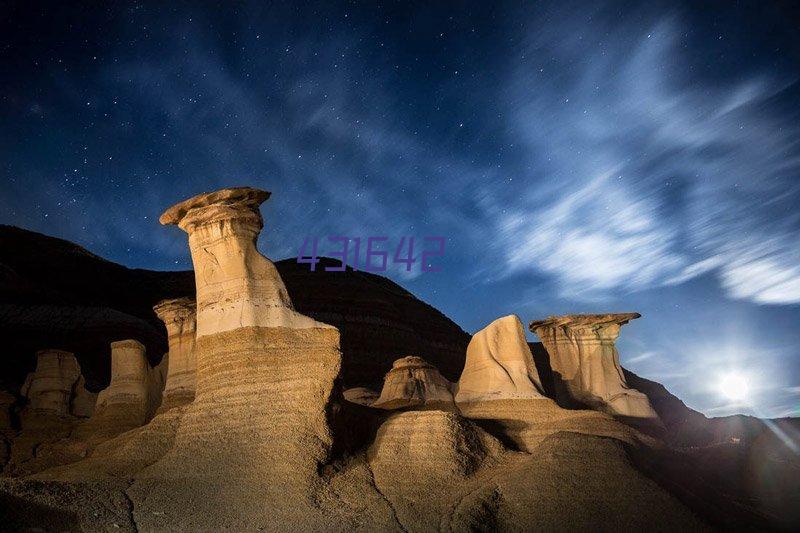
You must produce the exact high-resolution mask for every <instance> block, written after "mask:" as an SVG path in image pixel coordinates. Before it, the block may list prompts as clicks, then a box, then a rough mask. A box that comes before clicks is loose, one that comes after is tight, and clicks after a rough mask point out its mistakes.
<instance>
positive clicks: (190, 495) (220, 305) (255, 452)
mask: <svg viewBox="0 0 800 533" xmlns="http://www.w3.org/2000/svg"><path fill="white" fill-rule="evenodd" d="M268 196H269V193H267V192H264V191H259V190H255V189H247V188H243V189H226V190H224V191H220V192H217V193H211V194H207V195H201V196H198V197H195V198H192V199H190V200H188V201H186V202H183V203H181V204H178V205H177V206H175V207H173V208H171V209H170V210H168V211H167V212H166V213H165V214H164V215H163V216H162V218H161V220H162V223H165V224H178V225H179V226H180V227H181V228H182V229H184V230H185V231H186V232H187V233H188V234H189V244H190V249H191V252H192V260H193V262H194V267H195V274H196V283H197V340H196V345H195V354H196V389H195V400H194V402H193V403H191V404H189V405H187V406H186V407H185V413H184V415H183V418H182V419H181V422H180V425H179V427H178V428H177V432H176V434H175V436H174V445H173V446H172V447H171V448H170V449H169V451H168V452H167V453H166V455H164V457H162V458H161V459H160V460H159V461H157V462H156V463H155V464H153V465H152V466H150V467H148V468H147V469H145V470H144V471H142V472H140V473H139V474H138V475H137V480H138V481H137V482H136V483H135V484H134V485H133V486H132V487H131V489H130V491H129V493H130V495H131V497H132V498H133V499H134V500H135V501H137V502H138V503H141V502H144V503H143V504H142V505H143V506H144V507H143V508H144V509H147V510H146V511H142V513H141V515H140V517H141V520H142V521H140V522H139V525H140V527H145V528H146V529H147V528H150V529H164V528H181V529H185V528H189V529H195V528H206V529H207V528H216V527H232V528H234V529H241V528H245V527H247V528H252V527H256V526H259V525H260V526H261V527H269V524H273V526H272V527H274V524H276V523H293V524H295V525H297V527H300V528H304V527H308V528H310V527H312V526H313V527H315V528H320V527H321V526H320V522H319V520H322V517H321V516H320V515H319V513H320V511H319V506H318V504H314V503H313V501H314V500H315V499H316V498H317V497H318V492H319V490H321V489H320V487H321V480H320V477H319V474H318V468H319V466H320V465H321V464H322V463H324V462H325V460H326V459H327V457H328V454H329V451H330V447H331V444H332V436H331V431H330V428H329V426H328V422H327V417H328V415H329V409H330V406H329V404H330V399H331V394H332V391H333V387H334V381H335V379H336V377H337V376H338V373H339V369H340V365H341V354H340V352H339V335H338V331H337V330H336V329H335V328H332V327H330V326H328V325H326V324H322V323H319V322H316V321H314V320H313V319H311V318H309V317H306V316H303V315H300V314H299V313H297V312H295V311H294V309H293V307H292V303H291V301H290V300H289V297H288V295H287V293H286V290H285V287H284V286H283V282H282V281H281V279H280V276H279V275H278V274H277V271H276V269H275V267H274V265H273V264H272V263H271V262H270V261H269V260H268V259H267V258H265V257H264V256H262V255H261V254H260V253H259V252H258V251H257V250H256V246H255V241H256V238H257V236H258V233H259V231H260V230H261V227H262V219H261V215H260V212H259V208H258V207H259V204H260V203H261V202H263V201H264V200H265V199H266V198H267V197H268ZM162 416H163V415H162ZM266 502H273V503H275V502H292V503H291V504H290V505H289V504H286V505H284V504H275V505H272V504H267V505H265V503H266ZM186 508H192V509H194V512H193V513H192V514H191V516H187V514H186V513H185V512H183V509H186ZM150 511H152V512H150Z"/></svg>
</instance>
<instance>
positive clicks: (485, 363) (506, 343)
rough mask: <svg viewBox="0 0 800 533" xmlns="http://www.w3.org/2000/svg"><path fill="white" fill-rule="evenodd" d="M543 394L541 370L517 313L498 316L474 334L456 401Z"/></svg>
mask: <svg viewBox="0 0 800 533" xmlns="http://www.w3.org/2000/svg"><path fill="white" fill-rule="evenodd" d="M541 398H544V396H543V395H542V385H541V381H540V380H539V373H538V372H537V371H536V366H535V365H534V363H533V356H532V355H531V351H530V348H529V347H528V343H527V341H526V340H525V331H524V330H523V328H522V322H520V320H519V318H518V317H517V316H516V315H509V316H505V317H502V318H498V319H497V320H495V321H494V322H492V323H491V324H489V325H488V326H486V327H485V328H484V329H482V330H480V331H479V332H477V333H476V334H475V335H474V336H473V337H472V340H471V341H470V343H469V346H467V359H466V361H465V363H464V371H463V372H462V373H461V378H460V379H459V380H458V392H457V394H456V402H457V403H463V402H479V401H487V400H508V399H541Z"/></svg>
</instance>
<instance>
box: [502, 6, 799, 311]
mask: <svg viewBox="0 0 800 533" xmlns="http://www.w3.org/2000/svg"><path fill="white" fill-rule="evenodd" d="M600 19H601V21H592V22H586V21H585V20H584V19H582V20H581V21H578V22H576V20H575V19H570V20H563V21H559V23H556V24H553V25H552V27H554V28H558V33H559V35H579V36H582V37H584V38H582V39H581V40H575V39H570V38H563V39H559V38H558V36H557V35H555V33H554V30H549V29H548V27H545V26H539V25H534V26H533V27H532V28H531V29H530V33H531V35H533V36H532V37H531V38H530V40H529V42H528V45H527V51H526V56H527V57H529V58H530V59H528V60H527V61H524V62H523V64H522V65H520V66H518V67H517V68H516V69H514V71H513V73H512V75H511V76H510V78H509V82H508V84H509V89H508V95H509V98H508V101H507V104H508V106H509V107H510V109H509V113H508V115H509V116H512V117H515V118H514V122H512V124H510V126H509V127H510V128H511V129H513V130H514V131H517V132H520V134H521V135H522V137H523V138H524V140H525V143H526V146H527V148H528V150H529V152H530V153H531V154H533V156H532V157H534V160H535V163H536V167H537V168H544V169H545V170H544V171H543V174H545V175H546V176H545V177H544V178H542V179H538V180H535V181H533V182H531V181H526V183H529V186H528V187H527V188H525V189H523V191H522V193H521V195H520V198H521V201H519V202H517V203H516V204H515V205H514V206H512V208H511V209H510V210H509V212H508V214H507V215H505V216H501V217H499V220H498V224H497V230H498V234H499V235H501V237H502V242H501V244H500V249H502V250H505V251H506V254H505V263H504V268H505V273H506V274H511V273H519V272H520V271H536V272H544V273H546V274H548V275H550V276H553V277H554V278H555V280H556V283H557V286H558V287H559V290H560V292H561V294H562V295H563V296H567V297H572V298H576V299H591V298H596V297H598V296H602V295H603V294H606V295H607V294H609V293H611V292H612V291H617V292H619V291H622V292H631V291H637V290H643V289H647V288H652V287H658V286H663V285H672V284H679V283H683V282H685V281H687V280H689V279H692V278H694V277H696V276H698V275H700V274H704V273H707V272H709V271H713V272H715V273H716V274H717V276H718V279H719V283H720V284H721V286H722V287H723V288H724V289H725V290H726V292H727V294H728V296H729V297H731V298H735V299H746V300H750V301H753V302H757V303H762V304H791V303H797V302H800V267H798V266H797V265H798V264H800V238H798V217H797V211H796V209H792V208H790V207H789V206H791V205H797V204H798V203H800V189H799V188H798V177H799V176H800V144H798V141H799V140H800V126H798V125H797V124H798V123H797V122H795V121H793V117H792V116H791V114H786V113H784V114H781V111H780V109H779V108H778V103H779V101H780V98H781V96H782V95H783V94H785V93H786V92H787V91H790V90H792V89H793V88H796V85H793V84H795V80H793V79H789V80H787V79H781V78H780V77H778V76H768V75H764V74H760V73H753V74H750V75H749V76H745V79H744V80H743V81H737V82H730V83H725V82H723V83H722V84H721V85H718V86H709V85H708V84H702V83H698V82H697V80H696V79H694V78H693V77H692V76H691V70H690V69H689V68H688V67H689V65H688V58H687V54H686V53H685V49H684V48H682V47H681V46H680V41H681V38H682V35H683V28H682V25H681V21H680V20H679V19H678V18H676V17H674V16H667V17H664V18H662V19H660V20H658V21H657V22H655V23H654V24H653V25H652V26H650V27H649V28H648V29H646V30H641V29H639V28H640V27H638V26H634V25H625V24H624V23H623V24H620V23H615V24H614V25H610V24H604V23H603V22H602V18H601V17H600ZM564 65H568V67H566V72H567V74H566V75H563V76H561V77H556V78H552V77H550V78H546V77H544V76H543V74H544V72H545V71H546V69H548V68H554V67H555V68H562V69H563V68H565V67H564ZM537 67H539V68H537Z"/></svg>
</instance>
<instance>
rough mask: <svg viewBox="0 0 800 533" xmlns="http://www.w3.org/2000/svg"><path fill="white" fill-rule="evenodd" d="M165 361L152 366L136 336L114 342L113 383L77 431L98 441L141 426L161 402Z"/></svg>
mask: <svg viewBox="0 0 800 533" xmlns="http://www.w3.org/2000/svg"><path fill="white" fill-rule="evenodd" d="M165 366H166V361H163V362H162V364H161V365H159V366H158V367H155V368H151V367H150V365H149V364H148V362H147V358H146V355H145V347H144V345H143V344H142V343H140V342H139V341H137V340H134V339H127V340H122V341H116V342H112V343H111V383H109V385H108V387H107V388H105V389H103V390H102V391H100V394H98V396H97V405H96V407H95V412H94V414H93V415H92V417H91V418H90V419H89V420H88V421H87V423H86V424H84V425H82V426H80V427H79V428H77V429H76V431H75V436H76V437H77V438H79V439H83V440H87V441H90V442H92V443H94V442H99V441H102V440H105V439H108V438H111V437H112V436H114V435H118V434H119V433H122V432H124V431H128V430H129V429H133V428H135V427H139V426H142V425H143V424H145V423H146V422H147V421H148V420H150V418H152V416H153V414H154V412H155V410H156V409H157V408H158V406H159V405H160V404H161V394H162V389H163V387H164V377H165Z"/></svg>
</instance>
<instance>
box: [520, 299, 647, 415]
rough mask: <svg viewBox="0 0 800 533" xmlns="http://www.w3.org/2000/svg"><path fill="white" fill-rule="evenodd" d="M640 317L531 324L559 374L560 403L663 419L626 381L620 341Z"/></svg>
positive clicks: (625, 315)
mask: <svg viewBox="0 0 800 533" xmlns="http://www.w3.org/2000/svg"><path fill="white" fill-rule="evenodd" d="M640 316H641V315H639V314H638V313H621V314H605V315H566V316H559V317H550V318H547V319H546V320H536V321H533V322H531V324H530V329H531V331H533V332H534V333H536V335H538V336H539V338H540V339H541V340H542V344H544V347H545V348H546V349H547V352H548V354H549V356H550V366H551V367H552V369H553V372H554V373H556V374H557V375H556V376H555V377H556V395H557V397H558V400H559V403H562V404H570V402H573V403H574V402H578V403H582V404H585V405H588V406H590V407H594V408H596V409H600V410H602V411H606V412H608V413H610V414H613V415H619V416H629V417H635V418H644V419H654V420H657V419H658V415H656V413H655V411H654V410H653V408H652V407H651V405H650V402H649V401H648V399H647V396H645V395H644V394H642V393H641V392H639V391H637V390H636V389H632V388H630V387H629V386H628V384H627V383H626V382H625V377H624V375H623V373H622V368H621V367H620V364H619V353H618V352H617V348H616V346H615V345H614V341H615V340H616V339H617V337H618V336H619V330H620V328H621V327H622V326H623V325H624V324H627V323H628V322H629V321H631V320H633V319H635V318H639V317H640Z"/></svg>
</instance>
